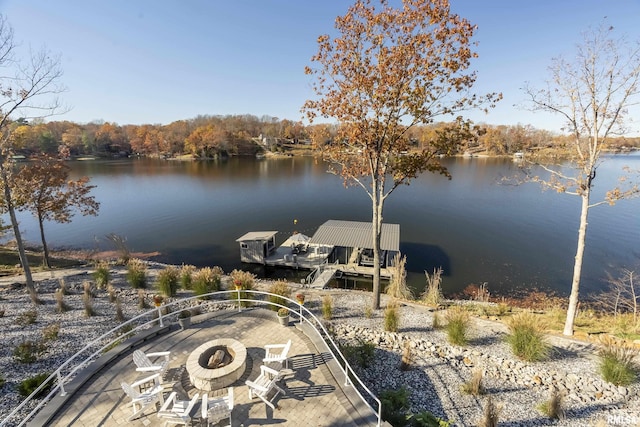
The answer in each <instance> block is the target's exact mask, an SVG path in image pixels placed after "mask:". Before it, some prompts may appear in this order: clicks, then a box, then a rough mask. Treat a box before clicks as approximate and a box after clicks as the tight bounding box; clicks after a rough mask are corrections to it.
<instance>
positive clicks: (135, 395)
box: [120, 374, 164, 421]
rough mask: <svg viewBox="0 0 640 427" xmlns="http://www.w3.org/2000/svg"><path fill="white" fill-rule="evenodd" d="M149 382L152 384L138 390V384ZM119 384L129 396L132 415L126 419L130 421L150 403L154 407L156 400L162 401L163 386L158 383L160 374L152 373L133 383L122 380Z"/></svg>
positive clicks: (142, 384)
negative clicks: (142, 389)
mask: <svg viewBox="0 0 640 427" xmlns="http://www.w3.org/2000/svg"><path fill="white" fill-rule="evenodd" d="M151 382H153V386H152V387H151V388H147V389H146V390H145V391H142V392H141V391H139V387H140V386H144V385H147V384H148V383H151ZM120 386H121V387H122V389H123V390H124V392H125V393H126V394H127V396H129V397H130V398H131V404H132V406H133V415H131V416H130V417H129V418H128V421H131V420H133V419H134V418H136V417H137V416H139V415H142V414H143V413H144V411H146V410H147V408H150V407H151V406H152V405H153V406H154V407H155V404H156V402H160V403H163V402H164V399H163V396H162V390H163V387H162V385H161V384H160V374H153V375H151V376H150V377H147V378H143V379H141V380H139V381H136V382H134V383H133V384H128V383H126V382H122V383H120ZM138 406H139V407H140V408H139V409H137V408H138Z"/></svg>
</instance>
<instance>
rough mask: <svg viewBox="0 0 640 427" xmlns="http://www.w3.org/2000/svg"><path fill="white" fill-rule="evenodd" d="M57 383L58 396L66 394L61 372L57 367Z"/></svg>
mask: <svg viewBox="0 0 640 427" xmlns="http://www.w3.org/2000/svg"><path fill="white" fill-rule="evenodd" d="M58 385H59V386H60V396H66V395H67V392H66V391H65V389H64V382H63V381H62V374H61V373H60V370H59V369H58Z"/></svg>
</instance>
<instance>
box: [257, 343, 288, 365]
mask: <svg viewBox="0 0 640 427" xmlns="http://www.w3.org/2000/svg"><path fill="white" fill-rule="evenodd" d="M290 349H291V340H289V341H287V343H286V344H267V345H265V346H264V350H265V356H264V359H262V363H271V362H278V363H280V367H282V364H283V363H284V365H285V367H286V368H289V361H288V359H287V355H288V354H289V350H290Z"/></svg>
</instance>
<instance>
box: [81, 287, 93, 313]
mask: <svg viewBox="0 0 640 427" xmlns="http://www.w3.org/2000/svg"><path fill="white" fill-rule="evenodd" d="M82 305H83V306H84V314H85V316H87V317H92V316H95V315H96V314H97V313H96V310H95V308H94V307H93V296H92V295H91V293H90V292H85V293H84V294H83V295H82Z"/></svg>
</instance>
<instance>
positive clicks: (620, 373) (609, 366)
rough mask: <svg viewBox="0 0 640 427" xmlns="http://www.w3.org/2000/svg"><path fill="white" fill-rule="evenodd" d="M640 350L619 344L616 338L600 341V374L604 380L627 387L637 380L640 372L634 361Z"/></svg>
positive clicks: (606, 338)
mask: <svg viewBox="0 0 640 427" xmlns="http://www.w3.org/2000/svg"><path fill="white" fill-rule="evenodd" d="M637 355H638V350H636V349H635V348H633V347H632V346H631V345H629V344H626V343H618V342H616V340H615V339H614V338H611V337H608V336H607V337H604V338H602V339H601V340H600V350H599V352H598V357H599V358H600V374H601V375H602V378H603V379H604V380H605V381H607V382H610V383H612V384H615V385H622V386H627V385H629V384H631V383H632V382H633V381H634V380H635V379H636V375H637V372H638V367H637V366H636V364H635V362H634V359H635V357H636V356H637Z"/></svg>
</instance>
